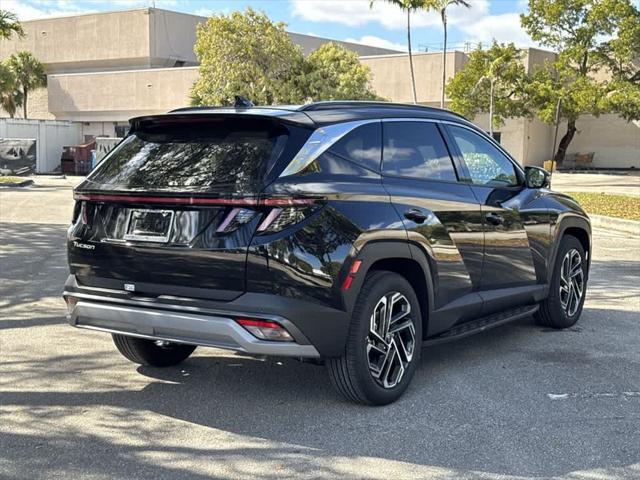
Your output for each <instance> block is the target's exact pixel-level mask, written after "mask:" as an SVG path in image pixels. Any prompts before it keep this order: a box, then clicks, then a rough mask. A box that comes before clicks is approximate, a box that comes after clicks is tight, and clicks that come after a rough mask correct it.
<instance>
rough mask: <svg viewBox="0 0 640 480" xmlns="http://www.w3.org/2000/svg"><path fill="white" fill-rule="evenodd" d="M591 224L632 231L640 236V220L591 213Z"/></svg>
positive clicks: (626, 231) (620, 230) (627, 231)
mask: <svg viewBox="0 0 640 480" xmlns="http://www.w3.org/2000/svg"><path fill="white" fill-rule="evenodd" d="M589 218H590V219H591V226H593V227H598V228H606V229H607V230H615V231H617V232H624V233H631V234H633V235H636V236H640V222H636V221H635V220H625V219H622V218H615V217H605V216H604V215H589Z"/></svg>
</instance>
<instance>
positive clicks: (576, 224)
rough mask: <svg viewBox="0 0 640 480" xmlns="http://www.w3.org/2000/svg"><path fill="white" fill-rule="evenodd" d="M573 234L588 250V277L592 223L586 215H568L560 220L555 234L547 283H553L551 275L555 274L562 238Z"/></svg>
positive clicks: (586, 250)
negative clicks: (554, 269)
mask: <svg viewBox="0 0 640 480" xmlns="http://www.w3.org/2000/svg"><path fill="white" fill-rule="evenodd" d="M567 235H571V236H573V237H575V238H577V239H578V241H579V242H580V244H581V245H582V247H583V248H584V250H585V252H587V278H588V275H589V270H590V269H591V268H590V267H591V257H592V255H591V248H592V241H591V223H590V222H589V219H588V218H586V217H582V216H578V215H566V216H564V218H562V217H561V220H560V222H559V223H558V226H557V228H556V234H555V235H554V247H553V252H552V255H551V258H550V259H549V266H548V268H547V285H549V284H550V283H551V277H552V276H553V268H554V265H555V263H556V257H557V255H558V250H559V247H560V242H561V241H562V239H563V238H564V237H565V236H567Z"/></svg>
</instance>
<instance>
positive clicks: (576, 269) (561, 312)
mask: <svg viewBox="0 0 640 480" xmlns="http://www.w3.org/2000/svg"><path fill="white" fill-rule="evenodd" d="M587 265H588V263H587V259H586V256H585V251H584V248H583V247H582V244H581V243H580V241H579V240H578V239H577V238H576V237H573V236H571V235H567V236H565V237H564V238H563V239H562V241H561V243H560V247H559V250H558V256H557V257H556V263H555V266H554V271H553V276H552V279H551V284H550V286H549V296H548V297H547V298H546V299H545V300H544V301H543V302H541V304H540V309H539V310H538V312H537V313H536V320H537V321H538V323H539V324H541V325H545V326H548V327H552V328H567V327H571V326H572V325H574V324H575V323H576V322H577V321H578V319H579V318H580V314H581V313H582V307H583V306H584V300H585V297H586V292H587Z"/></svg>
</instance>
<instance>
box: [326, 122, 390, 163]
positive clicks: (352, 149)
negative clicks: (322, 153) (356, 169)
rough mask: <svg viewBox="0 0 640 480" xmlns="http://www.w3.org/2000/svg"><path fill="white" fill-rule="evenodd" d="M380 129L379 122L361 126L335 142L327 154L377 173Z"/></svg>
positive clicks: (379, 155) (379, 156)
mask: <svg viewBox="0 0 640 480" xmlns="http://www.w3.org/2000/svg"><path fill="white" fill-rule="evenodd" d="M380 128H381V127H380V122H375V123H368V124H366V125H362V126H360V127H358V128H356V129H354V130H353V131H351V132H349V133H348V134H346V135H345V136H344V137H343V138H341V139H340V140H339V141H337V142H336V143H335V144H334V145H333V146H332V147H331V148H330V149H329V152H330V153H333V154H336V155H338V156H340V157H342V158H346V159H347V160H351V161H353V162H356V163H357V164H359V165H362V166H363V167H365V168H368V169H370V170H374V171H376V172H379V171H380V158H381V152H380V150H381V148H380Z"/></svg>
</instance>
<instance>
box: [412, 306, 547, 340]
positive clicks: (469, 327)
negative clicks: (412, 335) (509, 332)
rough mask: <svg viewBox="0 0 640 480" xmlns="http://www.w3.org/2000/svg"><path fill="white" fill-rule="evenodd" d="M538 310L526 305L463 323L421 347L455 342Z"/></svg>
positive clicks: (536, 307)
mask: <svg viewBox="0 0 640 480" xmlns="http://www.w3.org/2000/svg"><path fill="white" fill-rule="evenodd" d="M538 308H539V307H538V305H527V306H525V307H518V308H513V309H511V310H507V311H505V312H500V313H495V314H493V315H489V316H487V317H482V318H478V319H476V320H471V321H469V322H465V323H463V324H460V325H458V326H456V327H454V328H452V329H451V330H448V331H446V332H444V333H441V334H440V335H436V336H435V337H431V338H428V339H426V340H424V341H423V342H422V347H423V348H424V347H430V346H432V345H438V344H439V343H445V342H449V341H452V340H457V339H459V338H463V337H466V336H468V335H473V334H474V333H480V332H483V331H485V330H488V329H490V328H493V327H498V326H500V325H503V324H505V323H509V322H513V321H514V320H518V319H520V318H523V317H527V316H529V315H532V314H534V313H535V312H537V311H538Z"/></svg>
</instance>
